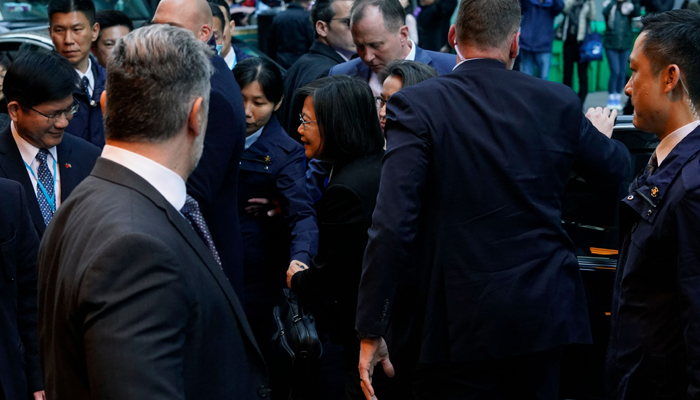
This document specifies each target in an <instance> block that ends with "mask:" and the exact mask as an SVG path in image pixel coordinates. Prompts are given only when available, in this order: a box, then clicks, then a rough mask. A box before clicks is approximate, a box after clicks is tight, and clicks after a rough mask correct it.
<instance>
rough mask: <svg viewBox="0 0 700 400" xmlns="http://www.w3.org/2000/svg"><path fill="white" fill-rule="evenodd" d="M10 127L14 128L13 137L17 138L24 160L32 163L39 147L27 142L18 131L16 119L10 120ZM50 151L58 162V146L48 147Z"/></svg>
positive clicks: (29, 163)
mask: <svg viewBox="0 0 700 400" xmlns="http://www.w3.org/2000/svg"><path fill="white" fill-rule="evenodd" d="M10 127H11V129H12V137H13V138H14V139H15V143H17V148H18V149H19V154H20V155H21V156H22V160H24V162H26V163H27V165H32V163H33V162H34V160H35V159H36V155H37V153H39V148H38V147H34V145H33V144H31V143H29V142H27V141H26V140H24V139H23V138H22V137H21V136H20V135H19V133H17V127H16V126H15V121H12V122H10ZM63 134H64V135H68V134H67V133H63ZM47 150H48V151H49V154H51V157H53V159H54V160H56V162H58V154H57V152H56V146H54V147H51V148H50V149H47Z"/></svg>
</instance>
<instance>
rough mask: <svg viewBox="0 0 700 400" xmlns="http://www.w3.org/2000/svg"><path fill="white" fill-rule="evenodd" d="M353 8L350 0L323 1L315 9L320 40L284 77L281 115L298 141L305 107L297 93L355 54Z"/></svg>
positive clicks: (312, 13) (316, 3)
mask: <svg viewBox="0 0 700 400" xmlns="http://www.w3.org/2000/svg"><path fill="white" fill-rule="evenodd" d="M351 7H352V1H350V0H319V1H316V2H315V3H314V6H313V8H312V9H311V22H312V23H313V25H314V28H315V30H316V40H315V41H314V43H313V44H312V45H311V48H310V49H309V52H308V53H307V54H305V55H303V56H302V57H301V58H300V59H298V60H297V61H296V62H295V63H294V64H293V65H292V66H291V67H290V68H289V69H288V70H287V75H286V76H285V78H284V99H285V101H284V102H282V107H281V108H280V110H279V111H278V112H277V115H278V119H279V121H280V124H282V127H284V129H285V130H286V131H287V133H288V134H289V135H290V136H291V137H293V138H295V139H297V141H298V140H299V134H298V133H297V128H298V127H299V112H301V106H302V105H301V104H299V100H298V99H297V98H296V97H295V96H294V91H295V90H297V89H299V88H301V87H303V86H306V85H307V84H309V83H311V82H313V81H315V80H316V79H318V78H320V77H324V76H327V75H328V71H329V70H330V69H331V68H332V67H333V66H335V65H338V64H340V63H342V62H345V61H347V60H348V59H349V58H350V57H351V56H352V55H353V54H354V53H355V43H353V41H352V33H351V32H350V8H351Z"/></svg>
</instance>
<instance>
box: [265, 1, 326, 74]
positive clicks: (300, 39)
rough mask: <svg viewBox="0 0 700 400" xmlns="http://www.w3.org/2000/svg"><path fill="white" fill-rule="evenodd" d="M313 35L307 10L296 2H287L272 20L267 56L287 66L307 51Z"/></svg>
mask: <svg viewBox="0 0 700 400" xmlns="http://www.w3.org/2000/svg"><path fill="white" fill-rule="evenodd" d="M314 35H315V30H314V26H313V24H312V23H311V18H310V15H309V12H308V11H306V10H305V9H304V8H303V7H302V6H300V5H299V4H297V3H289V5H288V6H287V9H286V10H285V11H282V12H281V13H279V14H277V15H275V18H274V19H273V20H272V27H270V42H269V43H268V45H267V48H268V56H270V58H272V59H273V60H275V61H277V62H278V63H279V64H280V65H281V66H283V67H284V68H289V67H291V66H292V64H294V62H295V61H296V60H298V59H299V57H301V56H303V55H304V54H306V53H307V52H308V51H309V48H310V47H311V44H312V43H313V42H314V40H315V39H314Z"/></svg>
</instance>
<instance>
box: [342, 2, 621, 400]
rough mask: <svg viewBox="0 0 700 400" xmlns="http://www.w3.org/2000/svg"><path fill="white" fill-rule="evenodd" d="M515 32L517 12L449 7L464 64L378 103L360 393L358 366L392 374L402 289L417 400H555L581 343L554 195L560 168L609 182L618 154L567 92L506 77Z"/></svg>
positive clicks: (360, 326)
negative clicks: (378, 162) (378, 170)
mask: <svg viewBox="0 0 700 400" xmlns="http://www.w3.org/2000/svg"><path fill="white" fill-rule="evenodd" d="M492 16H498V20H497V21H494V20H492V19H493V17H492ZM519 23H520V7H519V4H518V2H517V1H515V0H463V1H462V3H461V5H460V11H459V17H458V22H457V27H459V28H455V27H454V26H453V27H452V28H451V29H450V37H449V39H450V43H456V45H455V46H456V48H457V50H458V54H461V55H460V58H461V59H462V60H463V61H462V62H461V63H460V64H459V65H458V66H457V68H456V69H455V71H454V72H453V73H451V74H447V75H444V76H439V77H436V78H432V79H429V80H427V81H425V82H423V83H420V84H418V85H415V86H411V87H409V88H404V89H402V90H401V91H400V92H398V93H396V94H394V95H393V96H392V97H391V99H390V100H389V103H388V110H387V124H386V136H387V152H386V156H385V158H384V163H383V166H382V179H381V185H380V189H379V195H378V197H377V206H376V209H375V212H374V214H373V216H372V228H371V229H370V230H369V242H368V245H367V250H366V252H365V258H364V264H363V275H362V280H361V284H360V290H359V292H360V294H359V300H358V305H357V321H356V329H357V330H358V331H359V332H361V334H360V336H361V337H363V338H365V339H363V340H362V350H361V353H360V354H361V359H360V374H361V376H362V378H363V384H364V385H365V387H366V388H369V386H370V384H371V383H370V382H371V379H370V375H371V374H370V366H371V365H373V364H376V363H377V362H378V361H382V362H383V363H384V370H385V371H386V370H389V371H391V369H390V368H389V365H390V362H389V359H388V355H387V353H386V347H385V344H384V341H383V339H381V336H384V335H386V333H387V331H388V330H389V328H390V327H393V326H394V325H395V324H397V323H401V322H402V321H400V320H398V319H397V318H396V312H397V311H398V310H399V309H401V307H402V306H404V305H405V304H403V303H402V301H401V300H400V299H401V296H402V295H404V294H405V293H406V291H407V290H410V289H411V287H413V286H415V287H416V288H417V293H415V294H414V295H413V296H411V297H410V298H413V299H418V301H417V303H418V305H417V306H416V309H415V311H414V314H417V315H418V316H419V318H420V322H421V323H420V324H419V327H418V328H417V329H416V330H417V337H418V338H419V342H420V345H419V348H418V349H416V353H417V356H418V359H419V362H420V364H419V367H418V372H417V373H416V375H415V377H414V394H415V395H416V397H418V398H425V399H443V398H450V399H456V398H463V399H476V398H479V399H488V398H521V399H535V398H537V399H557V398H558V378H559V363H560V359H561V350H562V346H565V345H567V344H570V343H588V342H590V340H591V333H590V326H589V322H588V315H587V310H586V300H585V296H584V290H583V283H582V281H581V276H580V272H579V268H578V263H577V259H576V256H575V254H574V248H573V244H572V242H571V240H570V239H569V238H568V237H567V235H566V233H565V231H564V229H563V228H562V225H561V198H562V195H563V192H564V185H565V182H566V180H567V177H568V174H569V171H570V170H571V169H572V168H573V169H574V170H576V171H577V172H578V173H579V174H580V175H581V176H583V177H584V178H585V179H586V180H587V181H589V182H591V183H601V184H617V183H618V182H620V181H621V180H622V179H623V178H624V177H625V176H627V173H628V170H629V153H628V152H627V150H626V149H625V147H624V146H623V145H622V144H621V143H619V142H616V141H612V140H610V139H609V138H608V137H606V135H604V134H602V133H601V132H600V131H598V129H596V128H595V127H594V126H593V125H592V124H591V122H589V120H588V119H587V118H585V117H584V116H583V115H582V114H581V111H580V107H581V106H580V102H579V100H578V97H577V96H576V94H575V93H574V92H572V91H571V90H570V89H568V88H566V87H564V86H562V85H559V84H556V83H551V82H544V81H542V80H540V79H535V78H531V77H529V76H526V75H524V74H522V73H519V72H514V71H511V70H510V68H511V67H512V63H513V60H514V59H515V56H516V55H517V53H518V27H519ZM484 27H486V28H484ZM482 28H483V29H482ZM435 110H440V112H436V111H435ZM614 116H615V115H613V116H612V117H613V118H614ZM591 117H592V118H594V119H596V121H597V123H600V124H601V126H604V127H605V128H604V129H605V130H606V132H607V134H608V135H610V134H612V119H611V118H609V117H606V116H605V115H604V113H603V112H602V110H601V112H600V113H597V114H596V113H595V112H591ZM368 398H369V396H368Z"/></svg>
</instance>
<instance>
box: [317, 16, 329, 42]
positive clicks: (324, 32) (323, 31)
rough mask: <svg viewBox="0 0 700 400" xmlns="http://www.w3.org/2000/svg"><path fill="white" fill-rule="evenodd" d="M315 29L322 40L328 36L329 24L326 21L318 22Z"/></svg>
mask: <svg viewBox="0 0 700 400" xmlns="http://www.w3.org/2000/svg"><path fill="white" fill-rule="evenodd" d="M314 28H316V33H317V34H318V36H320V37H322V38H325V37H326V36H328V23H327V22H326V21H321V20H318V21H316V26H315V27H314Z"/></svg>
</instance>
